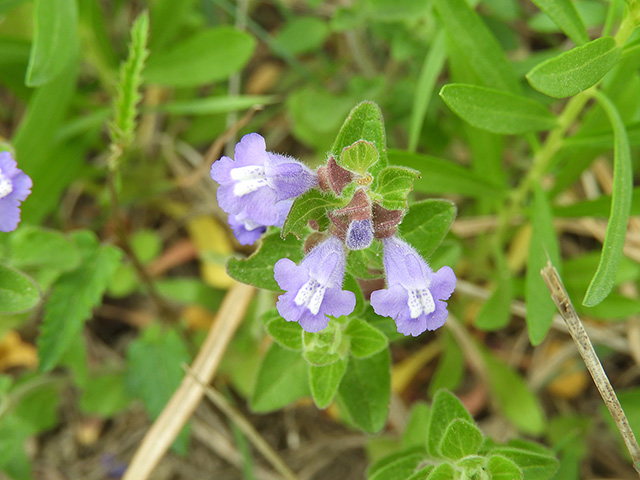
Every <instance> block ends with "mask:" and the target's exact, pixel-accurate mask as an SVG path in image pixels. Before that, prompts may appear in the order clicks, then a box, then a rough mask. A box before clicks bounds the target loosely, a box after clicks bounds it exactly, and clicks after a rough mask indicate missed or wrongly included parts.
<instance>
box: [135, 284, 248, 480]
mask: <svg viewBox="0 0 640 480" xmlns="http://www.w3.org/2000/svg"><path fill="white" fill-rule="evenodd" d="M254 292H255V288H254V287H251V286H249V285H244V284H241V283H235V284H234V285H233V286H232V287H231V288H230V289H229V291H228V292H227V294H226V296H225V297H224V300H223V301H222V305H221V306H220V310H219V311H218V315H217V320H216V321H215V322H214V323H213V325H212V326H211V329H210V330H209V333H208V335H207V338H206V339H205V341H204V344H203V345H202V348H201V349H200V352H199V353H198V356H197V357H196V359H195V360H194V362H193V365H192V367H191V372H192V375H185V377H184V378H183V379H182V383H181V384H180V386H179V387H178V389H177V390H176V392H175V393H174V394H173V396H172V397H171V399H170V400H169V403H167V405H166V406H165V407H164V410H163V411H162V413H161V414H160V416H159V417H158V418H157V420H156V421H155V422H154V424H153V425H152V426H151V428H150V429H149V431H148V432H147V434H146V435H145V437H144V439H143V440H142V444H140V446H139V447H138V450H137V451H136V453H135V454H134V456H133V459H132V460H131V463H130V465H129V468H128V469H127V471H126V473H125V474H124V477H123V480H146V479H147V478H148V477H149V475H150V474H151V472H152V471H153V469H154V468H155V467H156V465H157V464H158V462H159V461H160V459H161V458H162V457H163V455H164V454H165V452H166V451H167V449H168V448H169V446H170V445H171V443H173V441H174V440H175V438H176V437H177V435H178V433H179V432H180V430H182V427H183V426H184V424H185V423H187V421H188V420H189V418H190V417H191V415H192V414H193V412H194V410H195V409H196V408H197V406H198V404H199V403H200V400H201V399H202V396H203V395H204V389H203V387H202V384H201V383H200V382H202V383H205V384H206V383H209V382H211V380H212V378H213V376H214V374H215V372H216V370H217V369H218V365H219V364H220V360H221V359H222V356H223V354H224V352H225V350H226V349H227V345H229V342H230V341H231V339H232V338H233V334H234V333H235V331H236V329H237V328H238V326H239V325H240V322H241V321H242V319H243V317H244V314H245V312H246V309H247V307H248V306H249V302H250V301H251V298H252V297H253V294H254ZM196 378H198V379H200V381H197V380H196Z"/></svg>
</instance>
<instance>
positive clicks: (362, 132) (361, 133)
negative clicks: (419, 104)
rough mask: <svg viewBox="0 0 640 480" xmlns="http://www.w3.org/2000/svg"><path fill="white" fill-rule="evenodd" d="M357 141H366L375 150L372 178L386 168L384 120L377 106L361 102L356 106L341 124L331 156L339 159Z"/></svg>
mask: <svg viewBox="0 0 640 480" xmlns="http://www.w3.org/2000/svg"><path fill="white" fill-rule="evenodd" d="M358 140H366V141H367V142H369V143H372V144H373V146H374V147H375V148H376V150H377V152H378V155H379V160H378V162H377V163H376V164H375V165H374V167H373V168H371V171H370V172H369V173H371V175H373V176H374V177H375V176H376V175H377V174H378V172H379V171H380V170H382V169H383V168H384V167H386V166H387V164H388V161H387V140H386V134H385V131H384V120H383V119H382V112H381V111H380V108H379V107H378V105H376V104H375V103H373V102H362V103H359V104H358V105H356V106H355V107H354V108H353V110H351V112H349V116H348V117H347V119H346V120H345V121H344V123H343V124H342V127H341V128H340V132H339V133H338V136H337V137H336V141H335V143H334V144H333V147H332V148H331V155H333V156H334V157H335V158H336V159H338V158H340V155H341V154H342V151H343V150H344V149H345V148H346V147H350V146H351V145H353V144H354V143H355V142H357V141H358Z"/></svg>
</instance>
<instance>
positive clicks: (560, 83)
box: [527, 37, 620, 98]
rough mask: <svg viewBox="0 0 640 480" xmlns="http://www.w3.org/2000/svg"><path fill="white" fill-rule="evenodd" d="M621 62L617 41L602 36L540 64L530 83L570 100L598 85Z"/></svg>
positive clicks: (541, 90) (547, 93) (548, 92)
mask: <svg viewBox="0 0 640 480" xmlns="http://www.w3.org/2000/svg"><path fill="white" fill-rule="evenodd" d="M618 60H620V48H619V47H618V46H616V41H615V40H614V39H613V38H612V37H602V38H598V39H596V40H593V41H592V42H589V43H586V44H584V45H582V46H580V47H575V48H574V49H572V50H569V51H568V52H564V53H561V54H560V55H558V56H556V57H553V58H550V59H549V60H546V61H544V62H542V63H540V64H538V65H537V66H535V67H534V68H533V69H532V70H531V71H530V72H529V73H528V74H527V80H528V81H529V83H530V84H531V86H532V87H533V88H535V89H536V90H538V91H540V92H542V93H544V94H546V95H549V96H550V97H556V98H564V97H571V96H573V95H577V94H578V93H580V92H582V91H584V90H586V89H588V88H590V87H592V86H594V85H595V84H596V83H598V82H599V81H600V79H601V78H602V77H604V76H605V75H606V73H607V72H608V71H609V70H611V69H612V68H613V67H614V66H615V65H616V63H618Z"/></svg>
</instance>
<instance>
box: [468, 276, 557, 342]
mask: <svg viewBox="0 0 640 480" xmlns="http://www.w3.org/2000/svg"><path fill="white" fill-rule="evenodd" d="M540 278H542V277H540ZM547 297H549V293H547ZM512 300H513V278H511V275H510V274H509V272H508V271H507V272H504V273H503V274H498V280H497V283H496V286H495V288H494V289H493V292H491V296H490V297H489V298H488V299H487V301H486V302H484V304H483V305H482V307H480V310H479V311H478V314H477V315H476V321H475V326H476V328H479V329H480V330H485V331H489V332H491V331H495V330H499V329H501V328H504V327H505V326H507V324H508V323H509V320H510V319H511V301H512Z"/></svg>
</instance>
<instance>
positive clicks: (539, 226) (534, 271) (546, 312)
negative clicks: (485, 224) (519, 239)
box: [525, 184, 560, 346]
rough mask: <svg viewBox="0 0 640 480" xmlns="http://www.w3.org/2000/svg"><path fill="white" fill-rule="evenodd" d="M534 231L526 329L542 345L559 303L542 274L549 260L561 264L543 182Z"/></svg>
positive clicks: (536, 191) (537, 189)
mask: <svg viewBox="0 0 640 480" xmlns="http://www.w3.org/2000/svg"><path fill="white" fill-rule="evenodd" d="M532 209H533V212H532V219H531V223H532V231H531V243H530V245H529V259H528V261H527V270H526V277H525V301H526V306H527V317H526V320H527V329H528V331H529V339H530V340H531V344H532V345H533V346H536V345H539V344H540V343H541V342H542V341H543V340H544V337H545V336H546V335H547V332H548V331H549V328H550V327H551V321H552V320H553V316H554V314H555V313H556V305H555V303H553V300H552V299H551V295H549V289H548V288H547V285H546V284H545V282H544V280H543V279H542V275H540V270H542V268H543V267H544V266H545V265H546V264H547V262H548V260H551V263H552V264H554V265H560V246H559V245H558V237H557V236H556V233H555V230H554V229H553V216H552V214H551V207H550V206H549V202H548V200H547V197H546V195H545V193H544V191H543V190H542V187H541V186H540V185H537V184H535V185H534V186H533V205H532Z"/></svg>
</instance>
